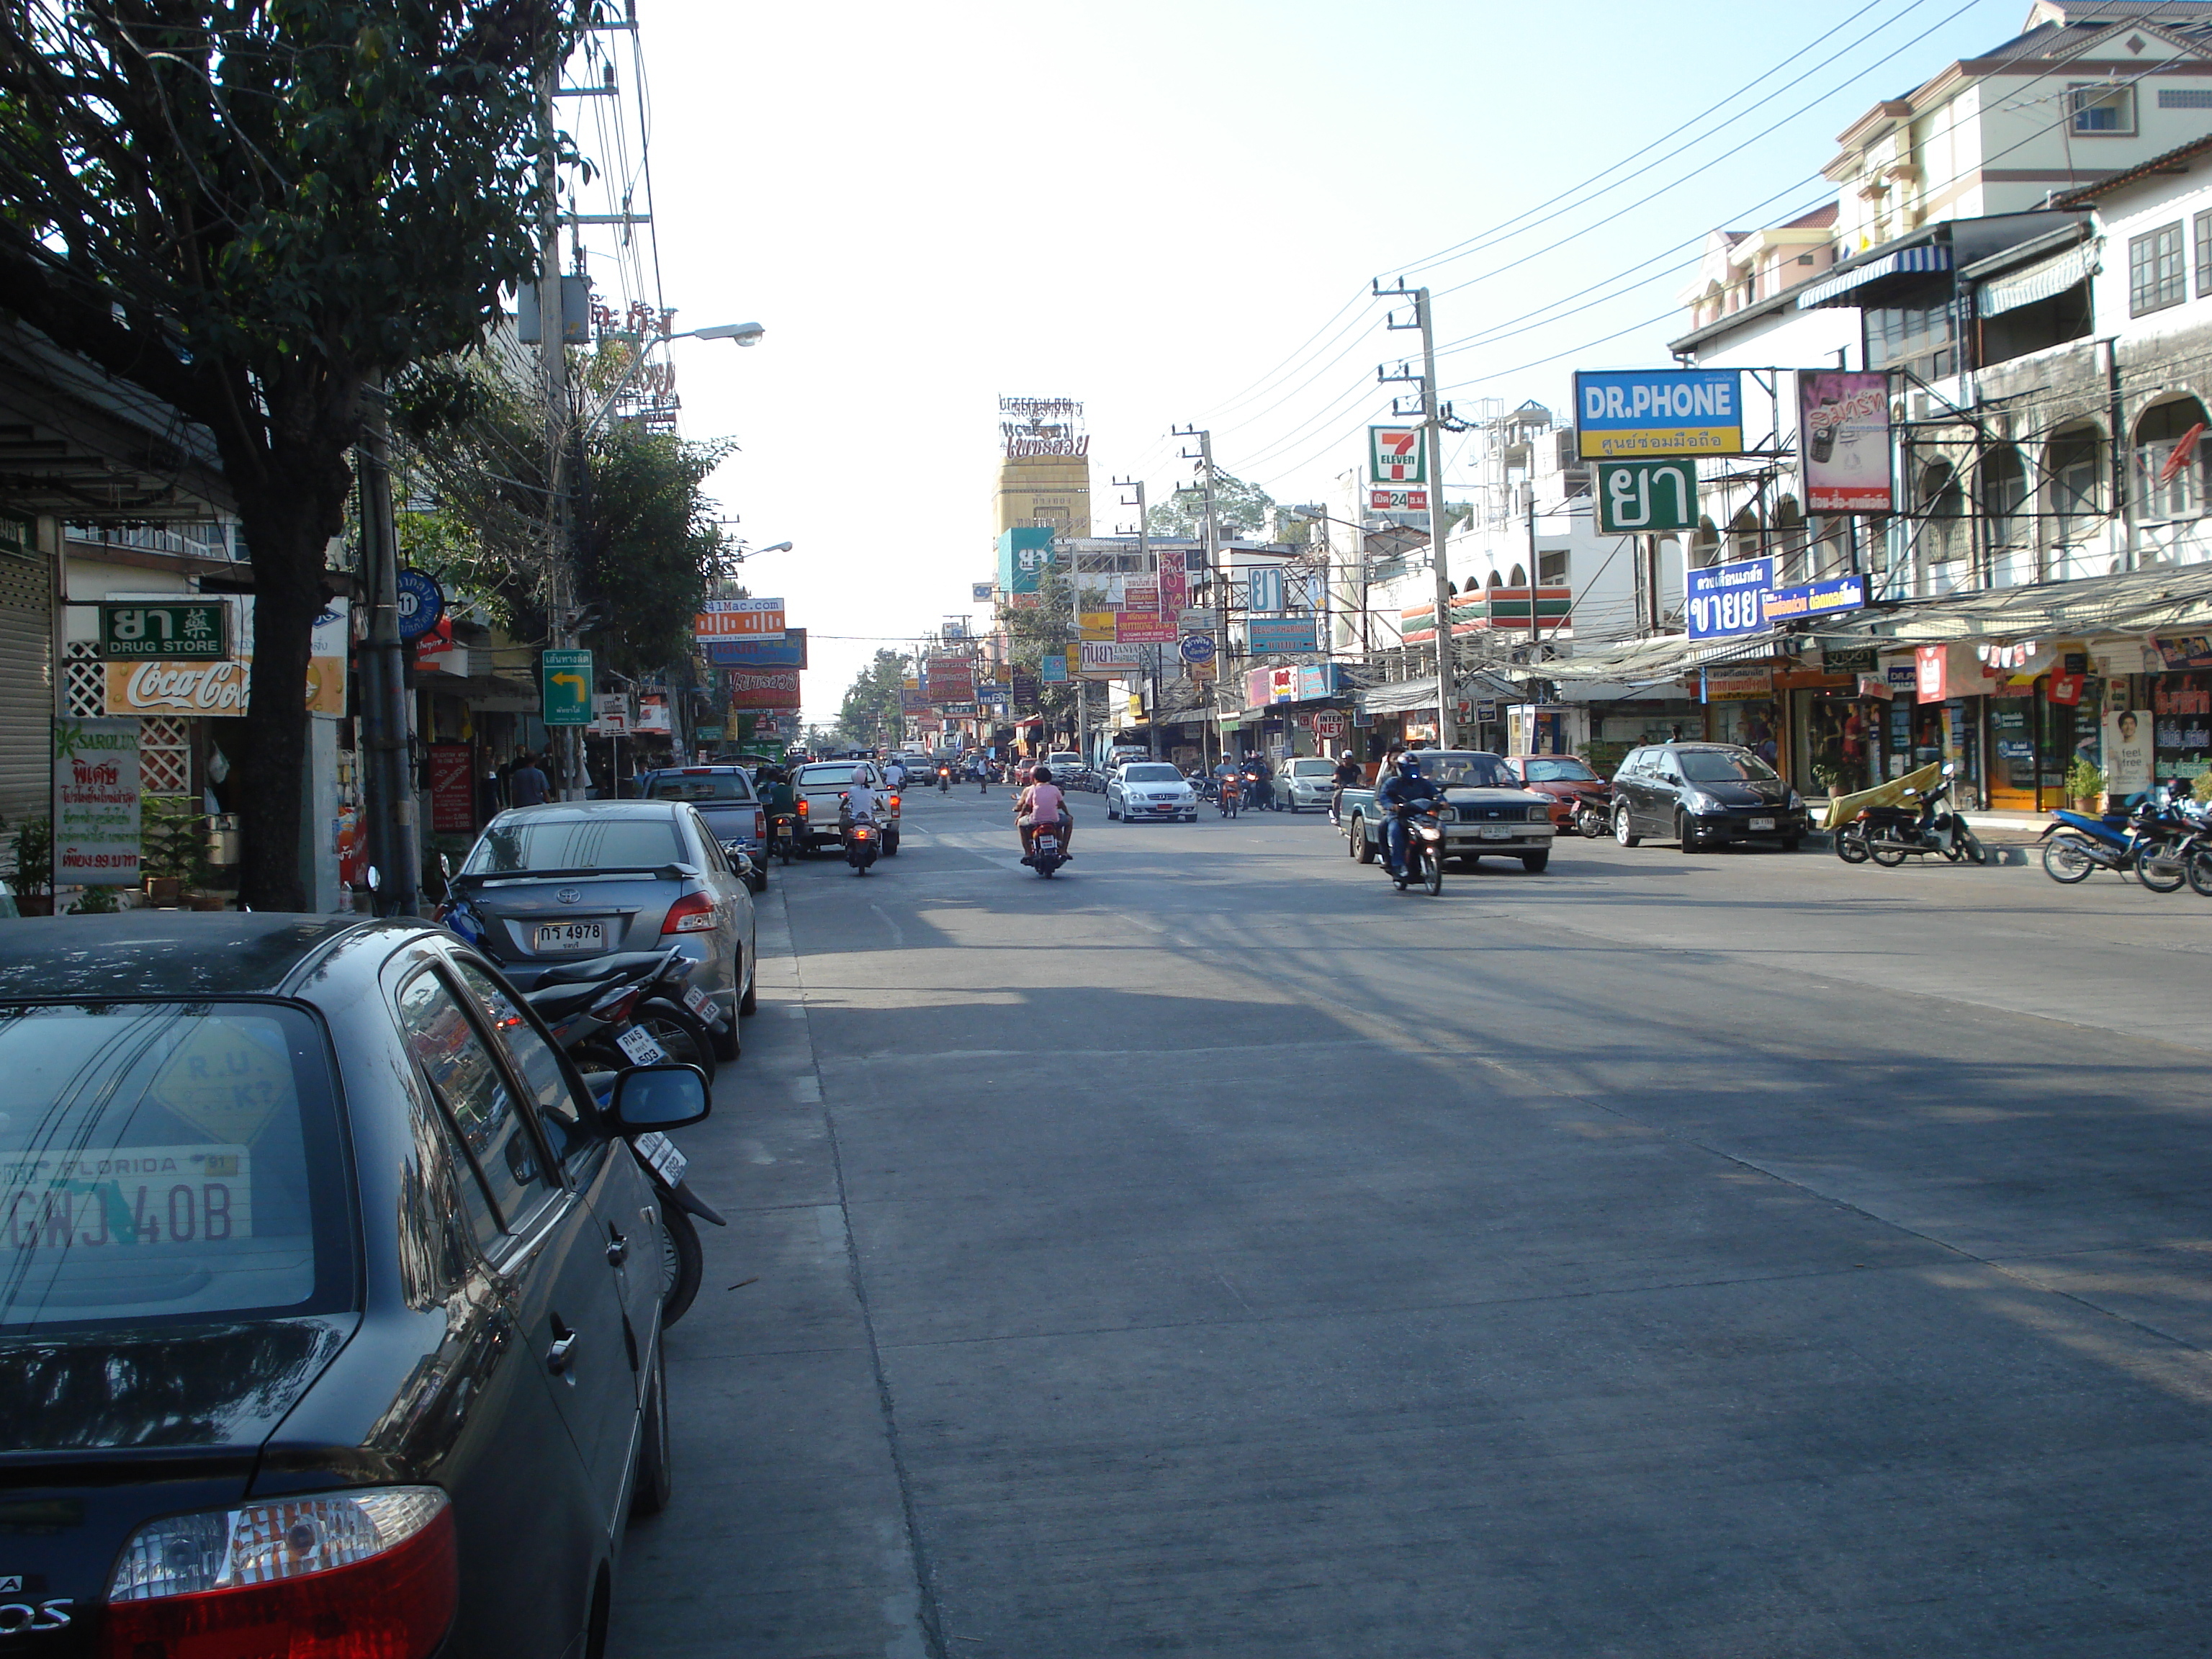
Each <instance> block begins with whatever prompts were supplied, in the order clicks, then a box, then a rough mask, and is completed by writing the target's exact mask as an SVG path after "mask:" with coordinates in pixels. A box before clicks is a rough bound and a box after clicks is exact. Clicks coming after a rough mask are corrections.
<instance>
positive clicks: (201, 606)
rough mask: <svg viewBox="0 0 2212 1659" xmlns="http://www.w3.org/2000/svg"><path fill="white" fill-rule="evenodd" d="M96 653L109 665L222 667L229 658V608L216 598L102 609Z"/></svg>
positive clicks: (102, 607)
mask: <svg viewBox="0 0 2212 1659" xmlns="http://www.w3.org/2000/svg"><path fill="white" fill-rule="evenodd" d="M100 655H101V656H103V657H105V658H106V659H107V660H108V661H110V662H144V661H148V660H149V659H166V660H168V661H172V662H175V661H185V662H221V661H222V660H223V659H225V658H227V657H228V656H229V655H230V607H229V606H228V605H225V604H224V603H223V602H222V600H221V599H195V600H192V601H191V602H190V603H187V604H181V605H152V604H141V603H139V602H138V601H137V600H131V601H129V602H127V603H125V604H120V605H117V604H106V605H101V606H100Z"/></svg>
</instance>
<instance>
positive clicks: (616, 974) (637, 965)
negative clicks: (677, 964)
mask: <svg viewBox="0 0 2212 1659" xmlns="http://www.w3.org/2000/svg"><path fill="white" fill-rule="evenodd" d="M665 960H666V957H665V955H664V953H663V952H661V951H614V952H613V953H612V954H611V955H608V956H604V957H587V958H586V959H585V960H584V961H582V962H563V963H557V964H556V965H555V966H553V967H550V968H548V969H546V970H545V971H544V973H542V974H540V975H538V983H539V984H540V985H583V984H587V983H588V984H593V985H597V984H604V983H607V982H610V981H615V980H622V979H642V978H643V977H644V976H645V975H647V974H649V973H653V972H655V971H657V970H658V969H659V967H660V965H661V963H663V962H665Z"/></svg>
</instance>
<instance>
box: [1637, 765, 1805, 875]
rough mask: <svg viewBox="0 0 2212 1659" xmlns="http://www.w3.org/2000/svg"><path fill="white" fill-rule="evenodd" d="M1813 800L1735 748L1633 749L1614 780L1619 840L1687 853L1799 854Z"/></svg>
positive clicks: (1768, 767)
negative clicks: (1757, 850)
mask: <svg viewBox="0 0 2212 1659" xmlns="http://www.w3.org/2000/svg"><path fill="white" fill-rule="evenodd" d="M1808 827H1809V826H1808V813H1807V811H1806V810H1805V803H1804V801H1803V800H1802V799H1800V798H1799V796H1798V794H1797V792H1796V790H1794V789H1792V788H1791V787H1790V786H1789V785H1788V784H1786V783H1784V781H1782V780H1781V778H1779V777H1778V776H1777V775H1776V774H1775V770H1774V769H1773V768H1772V767H1771V766H1769V765H1768V764H1767V763H1765V761H1763V760H1761V759H1759V757H1758V756H1756V755H1754V754H1753V753H1752V752H1751V750H1748V749H1740V748H1738V747H1736V746H1735V744H1727V743H1660V744H1650V745H1649V746H1647V747H1645V748H1642V749H1632V750H1629V751H1628V757H1627V758H1626V759H1625V760H1623V761H1622V762H1621V763H1620V770H1619V771H1617V772H1615V773H1614V774H1613V839H1614V840H1615V841H1618V842H1620V844H1621V845H1622V846H1623V847H1633V846H1635V845H1636V844H1637V843H1638V842H1640V841H1642V840H1644V837H1646V836H1651V837H1653V838H1655V839H1656V840H1660V841H1676V842H1680V843H1681V844H1682V850H1683V851H1684V852H1685V853H1694V852H1696V851H1697V850H1698V849H1699V848H1702V847H1724V846H1727V845H1728V844H1729V842H1779V843H1780V844H1781V845H1782V846H1783V847H1784V848H1787V849H1790V850H1791V851H1794V850H1796V846H1797V843H1798V842H1800V841H1802V839H1803V838H1804V836H1805V832H1806V829H1808Z"/></svg>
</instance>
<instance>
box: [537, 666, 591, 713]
mask: <svg viewBox="0 0 2212 1659" xmlns="http://www.w3.org/2000/svg"><path fill="white" fill-rule="evenodd" d="M538 690H539V692H540V694H541V695H542V696H544V702H545V724H546V725H548V726H589V725H590V724H591V723H592V653H590V652H588V651H546V652H543V653H539V656H538Z"/></svg>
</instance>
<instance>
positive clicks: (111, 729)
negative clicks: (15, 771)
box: [54, 720, 138, 887]
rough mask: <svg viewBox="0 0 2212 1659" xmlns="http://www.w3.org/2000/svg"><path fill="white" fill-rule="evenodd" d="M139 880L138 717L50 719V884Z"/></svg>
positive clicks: (131, 882) (112, 883) (128, 883)
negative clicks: (51, 875)
mask: <svg viewBox="0 0 2212 1659" xmlns="http://www.w3.org/2000/svg"><path fill="white" fill-rule="evenodd" d="M137 884H138V722H137V720H56V721H55V722H54V885H55V886H57V887H136V886H137Z"/></svg>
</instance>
